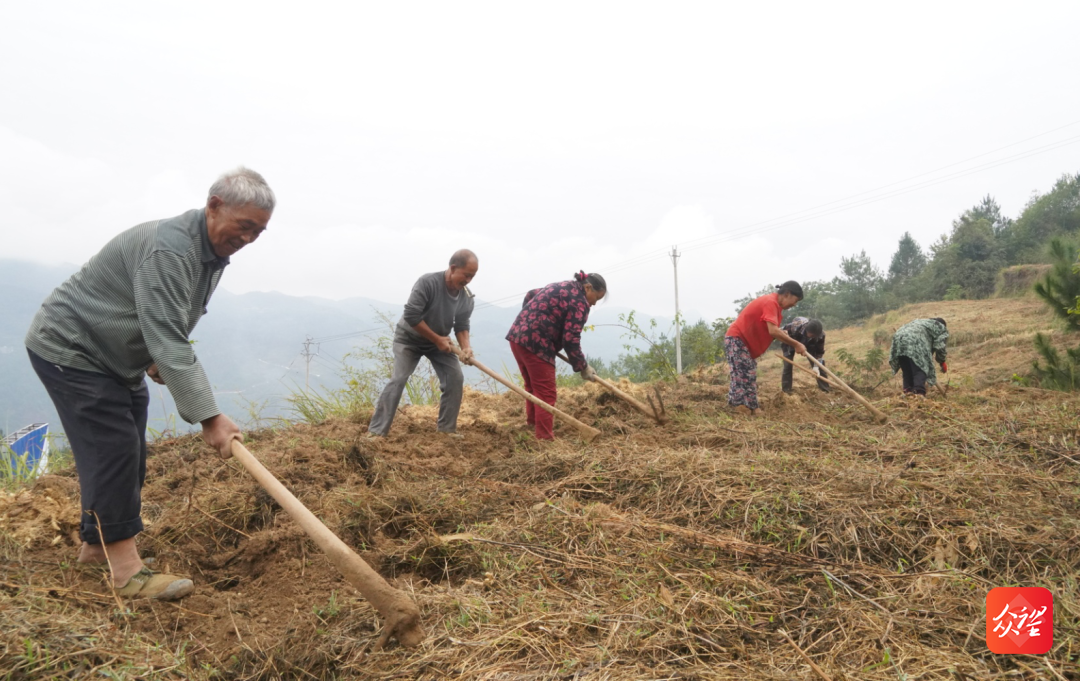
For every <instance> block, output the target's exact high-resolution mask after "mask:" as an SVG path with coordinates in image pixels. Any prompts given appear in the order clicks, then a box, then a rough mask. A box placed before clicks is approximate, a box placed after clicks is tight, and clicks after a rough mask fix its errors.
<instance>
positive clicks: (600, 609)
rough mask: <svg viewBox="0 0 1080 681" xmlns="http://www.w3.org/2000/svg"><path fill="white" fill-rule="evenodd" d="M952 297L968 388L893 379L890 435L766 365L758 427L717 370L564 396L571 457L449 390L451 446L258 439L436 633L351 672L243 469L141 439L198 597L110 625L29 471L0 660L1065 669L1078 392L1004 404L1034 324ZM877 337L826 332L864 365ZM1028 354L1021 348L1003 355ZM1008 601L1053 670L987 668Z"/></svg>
mask: <svg viewBox="0 0 1080 681" xmlns="http://www.w3.org/2000/svg"><path fill="white" fill-rule="evenodd" d="M1016 302H1017V301H991V304H994V305H998V304H1001V305H1006V304H1013V303H1016ZM965 305H966V306H967V307H964V306H965ZM972 305H973V304H971V303H946V304H939V305H937V306H935V308H934V310H933V312H934V313H935V316H938V315H940V314H942V313H943V312H944V316H946V317H949V319H950V322H951V323H950V327H951V328H956V329H957V330H958V331H959V330H960V329H963V330H964V331H965V332H968V331H969V332H970V333H972V334H974V335H973V336H972V339H971V340H970V342H961V343H960V344H959V347H957V348H956V352H955V353H954V356H955V358H956V359H955V360H954V359H950V364H953V362H954V361H955V362H956V373H957V375H958V376H959V377H961V379H962V380H957V377H954V380H953V386H952V388H951V390H950V392H949V394H948V396H947V398H946V397H943V396H941V395H940V394H939V395H938V396H936V397H934V398H932V399H928V400H925V401H917V402H915V401H904V400H901V399H900V398H897V397H894V396H891V395H890V394H889V393H891V392H892V391H891V390H889V391H888V392H886V390H885V389H883V390H882V391H881V392H880V394H879V395H878V396H877V398H876V399H875V403H876V404H877V406H878V407H880V408H881V409H883V410H885V411H886V412H888V413H889V414H890V417H891V420H890V422H889V423H888V424H886V425H881V426H877V425H874V424H873V423H872V422H871V421H870V420H869V418H868V417H867V415H866V414H865V413H863V412H862V411H860V408H859V407H854V406H852V405H851V404H850V403H848V402H846V401H845V400H844V399H843V398H841V397H839V396H836V395H822V394H820V393H818V392H817V391H816V390H814V389H812V388H810V387H809V385H808V383H807V382H806V381H802V380H801V379H802V378H803V377H801V376H800V377H798V378H796V386H797V392H796V395H795V396H793V397H783V396H782V395H779V394H776V395H774V394H773V390H772V389H771V387H770V386H772V385H774V384H775V385H778V383H779V379H778V377H776V376H775V375H773V374H771V373H770V372H771V371H773V367H771V366H770V367H769V368H768V369H767V370H766V371H763V377H762V381H763V392H764V393H765V394H767V395H769V398H768V400H767V402H766V409H767V416H766V418H765V419H761V420H756V421H750V420H746V419H742V418H740V417H738V416H737V415H734V414H732V413H731V412H729V411H728V410H727V407H726V405H725V401H724V396H725V392H726V386H725V385H724V384H723V383H724V382H723V380H722V376H720V377H714V376H712V375H710V374H708V373H703V374H700V375H698V376H696V377H692V378H691V379H690V380H686V381H683V382H680V384H679V385H677V386H667V387H666V392H665V393H664V400H665V403H666V405H667V409H668V412H669V414H670V415H671V416H672V417H673V420H672V423H671V424H669V425H668V426H665V427H662V428H661V427H656V426H654V425H652V424H650V423H649V422H648V421H647V420H646V419H645V418H644V417H642V416H640V415H639V414H637V413H635V412H633V411H632V410H630V409H629V408H627V407H624V406H623V405H622V404H621V403H620V402H618V401H617V400H612V399H611V398H610V397H609V396H607V395H605V394H604V393H603V392H601V391H600V390H599V389H598V388H597V386H593V385H590V386H586V387H584V388H581V389H578V390H575V391H571V392H567V393H566V394H565V395H562V396H560V404H561V406H563V407H564V408H566V409H567V410H569V411H571V413H574V414H575V415H578V416H579V417H580V418H582V419H583V420H585V421H586V422H587V423H591V424H593V425H595V426H596V427H598V428H600V429H602V430H603V431H604V433H605V435H604V436H602V437H601V438H600V439H599V440H598V441H597V442H595V443H593V444H592V445H589V446H582V445H580V443H578V442H576V441H574V440H573V439H572V437H571V434H570V433H569V432H568V431H564V432H563V434H564V435H565V436H566V439H562V440H559V441H557V442H556V443H555V444H553V445H551V446H546V447H545V446H539V445H537V444H536V443H534V442H533V441H532V440H531V437H530V435H529V433H528V432H527V431H526V430H525V429H524V427H523V424H522V423H521V421H523V415H522V408H521V404H520V400H518V399H517V398H515V397H514V396H511V395H503V396H490V395H481V394H470V395H469V396H467V398H466V407H465V412H464V414H463V417H462V431H463V432H464V433H465V439H464V441H454V440H446V439H441V438H437V437H435V436H434V434H433V433H431V430H432V429H433V428H434V408H431V407H420V408H408V409H407V410H406V411H405V413H404V414H402V416H401V418H400V420H399V421H398V422H397V423H396V424H395V430H394V432H393V433H392V437H390V438H388V439H387V440H380V441H375V442H371V441H368V440H364V439H360V438H359V437H358V436H359V435H360V434H361V432H362V431H363V426H362V425H359V424H361V423H364V422H365V418H364V417H365V415H363V414H361V415H358V416H357V419H356V422H344V421H340V422H331V423H328V424H325V425H323V426H320V427H311V426H297V427H295V428H292V429H289V430H282V431H276V432H275V431H264V432H260V433H256V434H253V435H252V436H250V437H249V442H248V443H249V447H250V449H251V450H252V451H253V452H254V453H255V454H256V455H257V456H259V457H260V458H261V459H262V460H263V461H264V462H265V463H266V464H267V466H268V467H269V468H270V469H271V470H272V471H274V472H275V473H276V474H277V475H279V477H281V479H282V480H283V481H285V482H286V484H287V485H288V486H289V487H290V488H291V489H292V490H293V491H294V492H295V493H296V494H297V496H298V497H299V498H300V499H301V500H302V501H304V502H305V503H306V504H308V505H309V506H310V507H311V508H312V509H313V510H314V511H315V513H316V514H317V515H319V516H320V517H321V518H322V519H323V520H324V521H325V522H326V523H327V524H328V525H329V526H330V527H331V528H332V529H334V530H335V531H336V532H338V533H339V534H340V535H341V536H342V538H343V539H345V541H346V542H347V543H349V544H351V545H353V546H354V547H355V548H356V549H357V550H359V551H360V552H361V553H362V555H363V556H364V557H365V558H366V559H367V560H369V562H371V563H372V565H373V566H374V567H376V569H378V570H379V571H380V572H382V573H383V574H384V575H386V576H387V577H388V578H390V579H391V580H392V581H394V582H395V583H396V584H397V585H398V586H399V587H401V588H403V589H405V590H406V591H408V592H409V593H411V594H412V596H413V597H414V598H415V599H416V601H417V603H418V604H419V605H420V607H421V609H422V611H423V613H424V619H425V623H426V626H427V628H428V631H429V634H430V635H429V638H428V640H427V641H426V642H425V643H424V645H423V646H422V647H421V648H419V649H416V650H404V649H401V648H399V647H390V648H389V649H388V650H386V651H383V652H379V653H371V652H370V647H371V645H372V643H373V642H374V640H375V638H376V637H377V628H378V622H377V619H376V617H375V614H374V612H373V610H372V609H371V608H370V606H369V605H368V604H367V603H365V602H364V601H362V600H361V599H359V597H358V596H357V595H356V594H355V593H354V592H353V591H352V590H351V589H350V588H349V587H348V586H347V585H346V584H344V583H343V581H342V579H341V578H340V577H339V576H338V575H337V574H336V573H335V572H334V570H333V568H332V567H331V566H330V565H329V563H328V562H327V561H326V560H325V559H324V558H322V557H321V556H320V555H319V554H318V553H317V550H316V549H315V548H314V547H313V545H312V544H311V543H310V542H308V541H307V540H306V539H305V537H304V536H303V534H302V533H301V532H300V531H299V530H298V528H297V527H296V526H295V524H294V523H292V522H291V520H289V518H288V517H287V516H285V515H284V514H283V513H281V512H280V510H279V509H277V508H276V506H275V504H274V503H273V502H272V501H270V500H269V498H268V497H267V496H266V495H265V494H262V493H260V492H259V490H258V489H257V488H256V486H255V483H254V482H253V481H252V480H251V479H250V478H248V477H247V475H246V473H244V472H243V470H242V469H241V468H240V467H239V465H238V464H237V463H236V462H225V461H221V460H219V459H217V458H216V457H213V456H212V455H210V454H209V453H207V452H206V451H205V450H204V448H203V447H202V446H201V445H200V444H199V443H198V442H196V441H195V440H194V439H192V438H186V439H181V440H176V441H170V442H166V443H160V444H159V445H157V446H156V447H155V449H154V455H153V457H152V459H151V462H150V472H149V476H148V480H149V483H148V486H147V489H146V491H145V504H146V508H145V515H146V518H147V520H148V521H149V523H148V524H149V528H148V531H147V532H146V533H144V535H143V536H142V539H141V544H142V546H143V548H144V550H145V551H146V552H147V553H149V554H152V555H156V556H158V558H159V560H161V561H162V562H163V563H164V564H165V565H167V566H169V567H170V568H171V569H174V570H179V571H183V572H186V573H190V574H192V575H193V576H194V578H195V579H196V580H197V584H198V587H197V590H196V593H195V594H194V595H193V596H191V597H189V598H188V599H186V600H185V601H183V602H182V603H181V604H179V605H173V604H151V603H141V602H140V603H133V604H130V605H131V608H130V610H124V611H121V610H119V609H118V607H117V604H116V602H115V601H113V600H111V599H110V598H107V597H105V596H103V595H102V594H104V593H105V591H104V589H103V588H102V584H101V578H100V577H98V576H93V575H88V574H85V573H83V572H80V571H78V570H75V569H74V568H72V567H71V566H70V565H69V564H67V563H66V562H65V561H68V560H70V559H71V557H72V556H73V546H74V540H73V537H72V529H73V527H74V524H73V523H74V522H75V521H76V520H77V500H76V498H75V497H74V495H73V492H74V490H73V482H72V480H71V479H67V478H50V479H48V480H44V481H42V482H39V483H38V484H37V485H36V486H35V488H34V489H32V490H28V491H24V492H22V493H20V494H19V495H16V496H10V497H4V498H3V499H2V500H0V523H2V524H0V528H2V529H0V542H2V544H0V554H2V556H0V560H2V561H3V563H2V564H3V565H5V566H6V567H5V570H6V573H5V574H4V576H3V578H2V579H0V669H3V670H7V671H8V675H9V678H20V679H21V678H56V677H65V676H67V677H76V676H85V675H90V674H91V672H93V673H94V675H100V674H102V673H105V672H108V673H110V674H112V675H114V676H118V677H135V676H140V677H143V678H207V679H209V678H243V679H271V678H297V679H300V678H304V679H311V678H315V679H329V678H389V679H445V678H461V679H552V678H555V679H590V680H601V679H746V678H755V679H793V678H797V679H817V680H818V681H820V680H821V679H823V678H829V679H833V680H834V681H839V680H840V679H881V680H884V679H890V680H895V679H909V680H910V679H939V678H951V679H992V678H1002V679H1021V678H1023V679H1044V678H1045V679H1077V678H1080V664H1078V656H1080V645H1078V643H1077V641H1078V640H1080V638H1078V636H1077V634H1078V633H1080V602H1078V600H1077V593H1078V591H1077V579H1078V574H1077V565H1078V564H1080V541H1078V538H1080V503H1078V497H1077V493H1076V490H1077V485H1078V484H1080V453H1078V444H1077V440H1078V437H1080V425H1078V423H1077V417H1076V414H1077V413H1078V409H1080V397H1077V396H1071V395H1063V394H1060V393H1050V392H1046V391H1040V390H1031V389H1023V388H1018V387H1011V386H1008V385H1005V384H1003V382H1002V379H1003V378H1004V377H1005V376H1007V372H1008V371H1011V369H1010V368H1009V367H1007V366H1005V364H1004V362H1003V361H995V362H996V363H992V366H993V367H996V368H994V369H993V370H994V371H996V372H997V374H996V376H997V377H996V378H991V376H992V375H991V374H988V373H985V372H987V371H990V369H988V368H985V367H980V368H979V369H975V368H974V367H975V366H976V365H975V362H974V359H975V358H977V357H982V356H985V353H990V355H991V356H993V352H994V351H993V349H992V348H993V347H994V346H993V345H987V344H992V343H994V342H995V341H996V340H998V339H1000V338H1003V337H1009V338H1016V337H1019V336H1021V335H1022V334H1024V333H1026V332H1027V331H1026V329H1027V326H1026V325H1029V324H1036V325H1037V324H1039V323H1041V322H1039V321H1038V320H1035V321H1032V320H1031V319H1030V318H1028V317H1025V318H1024V319H1023V320H1013V319H1011V317H1010V321H1009V322H1008V323H1005V324H1004V325H999V326H998V327H996V328H999V329H1004V332H1005V333H1006V335H1004V336H997V337H993V338H989V337H988V338H986V339H982V340H979V339H978V338H977V334H978V333H981V332H982V330H983V329H990V328H995V327H993V325H992V324H989V323H988V324H985V325H979V324H978V323H977V321H976V320H975V319H974V316H975V315H974V309H973V307H972ZM980 305H985V304H982V303H980ZM944 306H956V307H955V308H952V309H944V310H943V309H942V308H943V307H944ZM983 309H984V311H985V306H984V308H983ZM1010 309H1011V308H1010ZM1018 309H1019V308H1018ZM969 310H970V311H972V313H973V315H972V316H973V318H972V320H970V321H969V320H968V319H967V318H965V317H963V315H964V314H965V313H966V311H969ZM930 312H931V310H929V309H928V310H927V311H925V312H924V311H921V310H919V311H917V312H916V313H915V314H917V315H926V314H929V313H930ZM995 314H998V312H995ZM1001 314H1005V313H1001ZM954 319H955V320H957V322H953V320H954ZM875 323H876V324H877V325H888V324H891V323H893V322H892V321H890V319H889V318H888V317H886V318H885V319H882V320H878V321H876V322H875ZM875 323H872V325H868V327H867V328H864V329H860V330H841V331H839V332H836V333H835V334H833V333H830V342H835V343H847V344H849V346H852V347H854V346H855V345H857V344H859V343H864V344H866V347H869V343H870V342H872V341H869V340H868V339H869V338H870V337H871V334H872V331H873V324H875ZM1027 347H1029V346H1022V345H1018V344H1016V343H1014V344H1013V348H1012V352H1013V354H1014V355H1017V356H1016V357H1014V358H1013V361H1015V362H1017V365H1018V366H1022V365H1023V364H1024V360H1025V357H1024V356H1023V355H1024V353H1028V352H1029V351H1028V350H1027V349H1026V348H1027ZM965 348H967V349H965ZM968 353H970V354H968ZM965 358H967V359H965ZM773 362H775V363H777V364H778V363H779V360H773ZM770 364H772V362H770ZM968 367H971V368H968ZM969 377H970V378H969ZM716 380H719V384H715V383H714V381H716ZM637 389H638V390H640V388H637ZM1007 585H1025V586H1045V587H1047V588H1049V589H1051V591H1053V593H1054V597H1055V602H1054V607H1055V617H1054V620H1055V621H1054V625H1055V645H1054V649H1053V651H1052V652H1051V653H1050V654H1049V655H1047V656H1040V657H1022V656H1021V657H1017V656H996V655H992V654H991V653H989V652H988V650H987V647H986V644H985V642H984V640H983V634H984V632H985V620H984V599H985V596H986V592H987V590H988V589H989V588H991V587H992V586H1007ZM812 665H813V666H812ZM815 667H816V670H815Z"/></svg>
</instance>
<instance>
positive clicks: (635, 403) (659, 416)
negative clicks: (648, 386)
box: [557, 352, 667, 425]
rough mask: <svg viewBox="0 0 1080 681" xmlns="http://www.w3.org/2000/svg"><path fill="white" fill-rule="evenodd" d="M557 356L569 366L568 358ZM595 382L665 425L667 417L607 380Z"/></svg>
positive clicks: (560, 354) (596, 378)
mask: <svg viewBox="0 0 1080 681" xmlns="http://www.w3.org/2000/svg"><path fill="white" fill-rule="evenodd" d="M557 354H558V355H559V359H561V360H562V361H564V362H566V363H567V364H570V358H569V357H567V356H566V355H564V354H563V353H561V352H560V353H557ZM595 380H596V382H597V383H599V384H600V385H602V386H604V387H605V388H607V389H608V391H609V392H611V393H612V394H613V395H615V396H616V397H620V398H622V399H623V400H626V402H627V404H629V405H630V406H631V407H633V408H634V409H637V410H638V411H640V412H641V413H642V414H645V415H646V416H648V417H649V418H651V419H656V422H657V423H659V424H660V425H664V424H665V423H667V417H666V416H664V415H663V414H658V413H657V412H656V411H654V410H653V409H652V408H650V407H649V406H647V405H646V404H645V403H644V402H642V401H641V400H638V399H635V398H634V397H633V396H631V395H629V394H627V393H624V392H623V391H622V390H619V388H618V387H616V385H615V384H614V383H612V382H611V381H609V380H607V379H605V378H600V377H599V376H596V377H595Z"/></svg>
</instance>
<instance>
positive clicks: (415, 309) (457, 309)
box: [394, 272, 473, 349]
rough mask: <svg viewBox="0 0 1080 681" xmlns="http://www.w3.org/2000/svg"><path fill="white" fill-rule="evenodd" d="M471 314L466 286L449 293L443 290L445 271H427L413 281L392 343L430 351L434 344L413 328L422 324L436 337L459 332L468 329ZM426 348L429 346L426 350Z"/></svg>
mask: <svg viewBox="0 0 1080 681" xmlns="http://www.w3.org/2000/svg"><path fill="white" fill-rule="evenodd" d="M472 312H473V294H472V292H470V291H469V289H468V287H466V288H463V289H462V290H460V291H458V292H457V294H452V293H450V291H449V290H448V289H447V288H446V272H431V273H429V274H425V275H423V276H422V277H420V278H419V279H417V280H416V283H415V284H413V288H412V293H410V294H409V302H407V303H405V313H404V314H403V315H401V319H400V320H399V321H398V323H397V331H396V333H395V334H394V340H395V341H396V342H399V343H405V344H407V345H412V346H414V347H419V348H422V349H433V348H434V347H435V344H434V343H432V342H431V341H429V340H428V339H427V338H424V337H423V336H421V335H420V332H418V331H417V330H416V329H414V328H413V327H414V326H416V325H417V324H419V323H420V322H425V323H426V324H427V325H428V326H429V327H431V330H432V331H434V332H435V333H437V334H439V335H440V336H449V335H450V332H451V331H454V332H455V333H461V332H463V331H468V330H469V318H470V317H471V316H472ZM429 346H430V347H429Z"/></svg>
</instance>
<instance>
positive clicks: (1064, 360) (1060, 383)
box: [1031, 333, 1080, 390]
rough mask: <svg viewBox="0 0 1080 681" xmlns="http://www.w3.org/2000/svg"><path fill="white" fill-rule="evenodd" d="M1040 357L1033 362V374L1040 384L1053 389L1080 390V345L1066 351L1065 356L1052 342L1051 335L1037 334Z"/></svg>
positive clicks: (1036, 348)
mask: <svg viewBox="0 0 1080 681" xmlns="http://www.w3.org/2000/svg"><path fill="white" fill-rule="evenodd" d="M1035 350H1036V351H1038V353H1039V357H1041V358H1042V361H1041V362H1040V361H1039V360H1038V359H1036V360H1035V361H1033V362H1032V363H1031V369H1032V375H1033V377H1034V378H1035V380H1036V381H1038V382H1039V385H1040V386H1042V387H1044V388H1048V389H1051V390H1080V347H1076V348H1072V349H1069V350H1066V351H1065V356H1064V357H1062V356H1061V353H1059V352H1058V351H1057V348H1055V347H1054V346H1053V345H1052V344H1051V343H1050V337H1049V336H1046V335H1044V334H1041V333H1037V334H1035Z"/></svg>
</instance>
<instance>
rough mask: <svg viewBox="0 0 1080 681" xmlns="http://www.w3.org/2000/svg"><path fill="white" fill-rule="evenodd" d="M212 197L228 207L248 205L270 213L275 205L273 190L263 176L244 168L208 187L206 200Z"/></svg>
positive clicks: (241, 167) (228, 173) (224, 175)
mask: <svg viewBox="0 0 1080 681" xmlns="http://www.w3.org/2000/svg"><path fill="white" fill-rule="evenodd" d="M212 196H216V197H218V198H219V199H221V200H222V201H223V202H225V204H226V205H229V206H244V205H247V204H249V203H250V204H253V205H254V206H255V207H257V208H261V209H262V210H265V211H270V212H273V211H274V205H275V204H276V203H277V197H275V196H274V190H273V189H271V188H270V185H268V184H266V180H265V179H263V176H262V175H260V174H258V173H257V172H255V171H254V170H251V169H250V168H245V167H244V166H240V167H238V168H237V169H236V170H230V171H229V172H227V173H225V174H223V175H222V176H221V177H219V178H218V179H217V182H215V183H214V184H212V185H210V192H209V193H208V194H207V195H206V200H207V201H209V200H210V197H212Z"/></svg>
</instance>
